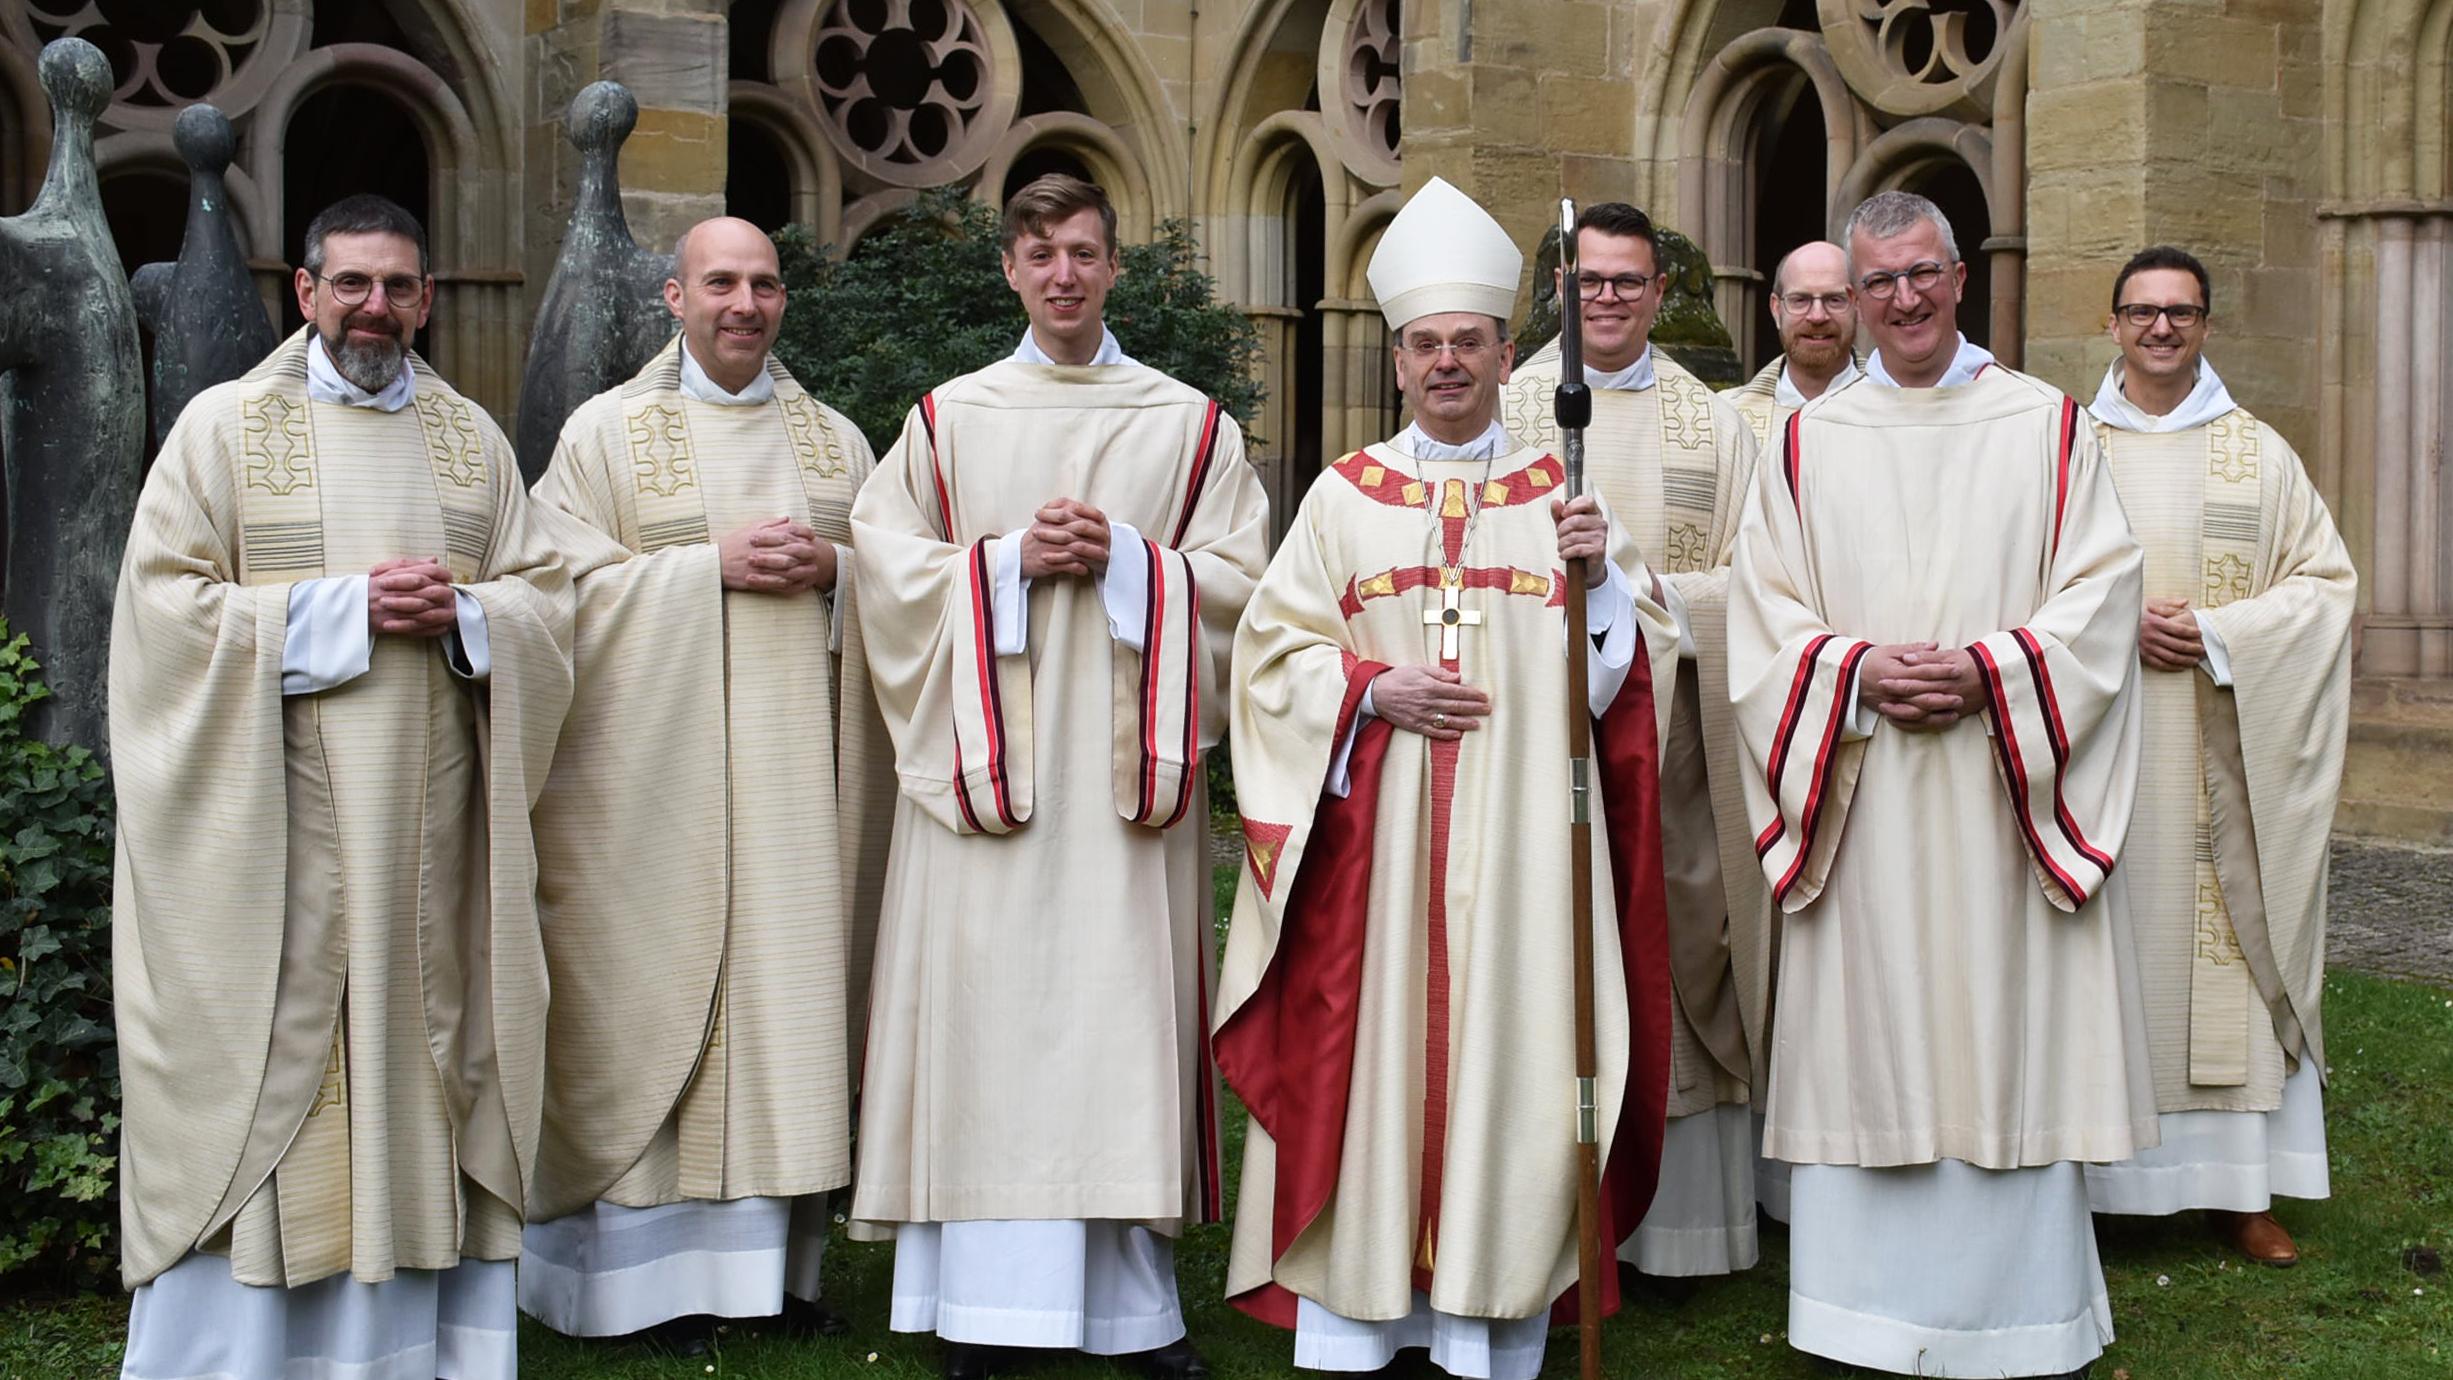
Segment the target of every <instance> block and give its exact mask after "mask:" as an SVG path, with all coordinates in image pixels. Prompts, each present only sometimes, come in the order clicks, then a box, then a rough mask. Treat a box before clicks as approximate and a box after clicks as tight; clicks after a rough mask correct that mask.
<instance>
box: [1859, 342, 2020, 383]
mask: <svg viewBox="0 0 2453 1380" xmlns="http://www.w3.org/2000/svg"><path fill="white" fill-rule="evenodd" d="M1991 363H1993V352H1992V351H1991V350H1988V349H1986V348H1985V347H1984V346H1982V345H1975V344H1971V343H1969V341H1968V338H1967V337H1966V336H1964V335H1963V336H1961V337H1959V353H1958V354H1957V355H1955V356H1953V357H1952V358H1951V362H1950V368H1948V369H1945V370H1943V371H1942V377H1941V378H1940V379H1939V380H1938V381H1936V382H1935V384H1934V387H1936V388H1956V387H1958V386H1959V385H1960V384H1963V383H1967V382H1970V381H1971V380H1973V379H1974V378H1975V377H1976V376H1977V375H1978V374H1980V373H1982V372H1984V367H1985V366H1986V365H1988V364H1991ZM1865 376H1866V377H1867V378H1869V379H1872V380H1873V381H1874V382H1876V383H1879V384H1881V385H1882V386H1883V387H1885V388H1897V387H1899V386H1900V384H1899V380H1897V379H1895V378H1892V377H1891V371H1890V370H1888V369H1885V368H1883V367H1882V351H1880V350H1876V351H1874V353H1872V354H1870V355H1867V356H1866V357H1865Z"/></svg>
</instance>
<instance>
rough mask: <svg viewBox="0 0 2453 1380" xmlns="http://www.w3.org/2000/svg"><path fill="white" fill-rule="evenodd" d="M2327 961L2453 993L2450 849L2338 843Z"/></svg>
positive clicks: (2452, 859)
mask: <svg viewBox="0 0 2453 1380" xmlns="http://www.w3.org/2000/svg"><path fill="white" fill-rule="evenodd" d="M2332 912H2333V913H2332V914H2331V915H2329V916H2328V917H2327V926H2326V935H2325V938H2326V946H2325V947H2326V958H2327V959H2328V960H2329V961H2331V962H2333V963H2335V964H2338V965H2340V966H2342V967H2345V968H2356V969H2358V970H2359V971H2360V972H2363V973H2375V974H2378V975H2380V976H2384V977H2400V978H2417V979H2419V980H2420V981H2422V982H2432V983H2436V984H2438V985H2440V986H2445V987H2453V849H2442V848H2414V847H2405V846H2400V845H2395V844H2385V843H2365V842H2360V843H2353V842H2350V841H2348V840H2344V839H2336V840H2334V881H2333V894H2332Z"/></svg>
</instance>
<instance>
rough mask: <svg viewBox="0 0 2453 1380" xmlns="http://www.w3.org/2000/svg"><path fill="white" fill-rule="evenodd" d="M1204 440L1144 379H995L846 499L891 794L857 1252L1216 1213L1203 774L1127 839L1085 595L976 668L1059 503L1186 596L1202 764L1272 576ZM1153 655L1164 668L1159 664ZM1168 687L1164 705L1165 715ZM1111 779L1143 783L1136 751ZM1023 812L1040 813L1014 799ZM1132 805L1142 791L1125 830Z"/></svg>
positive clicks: (1246, 513)
mask: <svg viewBox="0 0 2453 1380" xmlns="http://www.w3.org/2000/svg"><path fill="white" fill-rule="evenodd" d="M1211 423H1212V409H1211V407H1210V404H1209V401H1208V400H1207V399H1205V398H1203V397H1202V396H1201V395H1200V394H1199V393H1197V392H1195V391H1194V390H1192V389H1190V388H1187V387H1185V386H1184V385H1182V384H1180V383H1177V382H1175V381H1174V380H1172V379H1169V378H1168V377H1166V376H1165V375H1163V374H1160V373H1158V372H1156V371H1154V370H1150V369H1146V368H1143V367H1141V366H1139V365H1132V364H1120V365H1110V366H1097V367H1062V366H1053V365H1033V364H1023V363H1019V362H1015V361H1010V360H1009V361H1004V362H1000V363H997V364H994V365H991V366H989V367H988V368H987V369H984V370H982V371H980V372H978V373H975V374H970V375H966V376H964V377H962V378H959V379H956V380H954V381H952V382H950V383H947V384H945V385H943V386H941V387H939V388H938V389H936V390H935V391H934V392H933V393H931V394H930V395H929V396H928V397H927V398H926V399H924V400H923V401H922V403H921V405H920V406H919V407H917V408H915V409H914V410H913V412H912V415H911V417H910V419H909V421H908V422H907V423H906V425H905V427H904V431H903V437H902V440H901V441H900V442H899V443H898V444H897V445H896V446H895V448H894V449H893V451H891V452H890V453H889V454H888V455H887V456H886V458H885V460H884V461H883V462H882V464H881V465H880V467H879V470H878V473H877V475H876V476H875V477H874V478H873V479H872V480H871V481H870V482H869V483H868V484H867V485H866V486H865V487H864V488H863V489H862V490H861V494H860V498H859V500H858V502H857V503H856V504H855V506H854V511H853V524H852V530H853V535H854V551H855V553H856V554H857V556H858V557H859V575H858V579H857V582H856V588H857V590H858V591H859V601H860V608H859V613H860V622H861V630H862V632H863V634H864V635H865V636H866V638H867V650H868V662H869V667H870V670H871V673H872V674H873V676H874V677H875V683H876V686H877V695H878V700H879V703H880V706H881V707H882V708H883V710H884V711H885V716H886V722H887V724H888V727H889V728H890V730H891V731H892V734H893V738H894V742H895V747H896V758H897V761H896V766H897V770H898V773H899V776H900V780H901V787H902V799H901V801H900V802H899V803H898V804H897V806H896V808H895V812H894V828H895V834H894V848H893V856H892V859H891V862H890V863H889V866H888V870H887V881H886V892H885V901H884V906H883V909H882V911H881V914H880V918H879V929H878V940H877V963H876V970H875V990H874V998H873V1000H872V1002H871V1006H870V1010H871V1018H870V1029H869V1040H870V1044H869V1049H868V1060H867V1067H866V1072H865V1075H864V1078H863V1081H862V1088H861V1121H860V1135H861V1148H860V1166H859V1174H858V1183H857V1186H856V1188H855V1192H854V1199H853V1209H852V1217H853V1227H854V1231H855V1234H858V1235H863V1236H868V1237H875V1236H880V1235H885V1234H889V1233H890V1232H891V1231H892V1225H893V1224H894V1223H898V1222H942V1221H954V1220H961V1219H969V1218H1089V1217H1102V1218H1116V1219H1122V1220H1128V1221H1139V1222H1151V1223H1157V1224H1161V1225H1162V1226H1163V1227H1164V1228H1165V1229H1166V1230H1169V1231H1172V1230H1173V1229H1174V1224H1175V1223H1177V1222H1179V1221H1181V1220H1182V1219H1184V1218H1187V1217H1190V1218H1193V1219H1195V1220H1199V1219H1200V1218H1202V1217H1205V1216H1210V1215H1214V1214H1215V1212H1216V1197H1215V1194H1216V1190H1217V1187H1218V1181H1217V1176H1216V1172H1215V1171H1216V1167H1217V1166H1216V1163H1215V1158H1216V1144H1217V1142H1216V1107H1215V1104H1214V1101H1213V1098H1214V1095H1215V1083H1214V1080H1213V1079H1212V1077H1211V1076H1210V1073H1209V1071H1208V1068H1207V1061H1206V1059H1205V1058H1204V1057H1203V1038H1204V1035H1205V1033H1206V1029H1207V1025H1206V1020H1205V1012H1206V1004H1207V1003H1206V999H1207V995H1208V992H1207V979H1208V975H1209V971H1210V969H1209V958H1208V954H1209V895H1210V886H1209V866H1208V838H1207V824H1206V819H1207V811H1206V807H1205V805H1204V804H1203V803H1202V798H1201V794H1200V789H1199V786H1198V782H1197V776H1196V778H1195V784H1194V788H1193V800H1192V802H1191V803H1190V805H1189V806H1188V807H1186V808H1185V809H1184V810H1183V811H1182V812H1181V818H1180V819H1179V820H1178V822H1177V823H1176V824H1175V827H1173V828H1167V829H1161V828H1153V827H1150V825H1148V824H1144V823H1136V822H1134V821H1133V819H1132V818H1131V817H1130V813H1129V812H1127V811H1125V810H1124V809H1123V808H1122V805H1123V802H1122V801H1120V800H1119V799H1117V796H1118V795H1119V791H1118V789H1117V788H1118V786H1119V785H1120V784H1122V782H1123V781H1124V780H1125V779H1126V773H1125V772H1124V771H1123V770H1122V764H1120V763H1119V761H1118V760H1117V753H1118V744H1119V740H1120V738H1121V737H1122V736H1123V735H1120V734H1119V733H1118V731H1117V727H1116V725H1117V720H1118V717H1119V716H1120V715H1128V714H1129V715H1133V716H1135V717H1136V719H1138V716H1139V715H1140V713H1141V712H1142V709H1141V700H1142V697H1141V695H1140V693H1139V690H1140V678H1139V677H1138V676H1136V677H1133V678H1132V681H1131V685H1132V688H1133V690H1134V692H1135V693H1134V694H1133V695H1131V696H1119V695H1118V694H1117V693H1116V691H1117V688H1118V686H1119V677H1118V675H1117V671H1116V657H1117V652H1116V650H1115V642H1114V639H1113V638H1112V637H1111V636H1110V634H1109V630H1108V622H1107V614H1106V610H1105V607H1104V605H1103V603H1102V601H1101V598H1100V594H1099V591H1098V590H1097V589H1096V588H1095V587H1094V586H1093V584H1092V582H1091V581H1089V580H1087V579H1080V578H1062V577H1051V578H1047V579H1041V580H1037V581H1034V582H1033V583H1032V585H1031V588H1030V590H1029V593H1028V595H1027V598H1028V600H1029V607H1028V611H1027V612H1028V620H1029V645H1028V649H1027V651H1025V652H1023V653H1021V654H1017V655H1011V656H997V655H995V652H994V645H995V644H994V641H993V628H991V627H990V626H988V624H987V622H986V621H985V620H986V619H987V618H989V617H992V616H993V614H994V612H995V611H994V610H993V609H991V608H989V607H987V605H986V603H985V602H984V600H983V593H984V592H985V589H986V585H987V583H988V581H987V580H986V579H985V576H986V575H988V574H990V573H992V572H993V562H994V560H995V557H996V548H997V547H998V546H999V544H1000V542H1001V540H1002V539H1003V536H1004V534H1006V533H1008V532H1012V531H1014V530H1015V529H1017V528H1020V527H1023V526H1026V525H1028V524H1029V522H1030V521H1031V518H1032V514H1034V513H1035V512H1037V511H1038V509H1039V508H1040V507H1041V505H1043V504H1045V503H1046V502H1047V501H1048V500H1050V499H1052V498H1056V497H1059V496H1069V497H1073V498H1077V499H1080V500H1082V501H1083V502H1086V503H1089V504H1091V505H1093V506H1094V507H1097V508H1099V509H1100V510H1101V511H1103V512H1104V513H1106V514H1107V516H1108V517H1109V518H1111V519H1113V520H1118V521H1123V522H1129V523H1131V524H1132V525H1133V526H1134V527H1135V528H1136V529H1138V530H1139V531H1140V532H1141V533H1142V535H1143V536H1145V537H1147V538H1148V539H1150V540H1151V541H1153V542H1156V543H1158V544H1160V545H1161V546H1163V547H1166V548H1169V549H1170V550H1171V551H1172V552H1173V553H1175V554H1174V557H1172V558H1167V559H1166V569H1167V570H1168V571H1169V573H1170V583H1171V584H1172V583H1173V581H1174V579H1175V578H1176V575H1175V572H1176V571H1178V570H1179V569H1180V570H1184V571H1188V572H1189V577H1190V581H1191V583H1192V584H1193V585H1194V586H1196V587H1197V588H1198V590H1199V595H1200V604H1199V615H1200V624H1199V633H1198V639H1197V642H1194V643H1193V644H1192V647H1193V649H1195V650H1196V651H1197V656H1196V657H1195V658H1194V659H1193V660H1192V662H1191V665H1192V666H1193V668H1194V669H1195V670H1196V671H1197V673H1198V677H1199V678H1198V681H1197V683H1196V684H1195V685H1194V686H1193V687H1192V688H1193V691H1194V693H1196V694H1197V696H1198V699H1197V705H1198V709H1199V716H1200V717H1199V719H1198V721H1197V724H1198V727H1197V738H1196V740H1195V745H1196V746H1199V745H1204V744H1212V743H1215V742H1216V741H1217V737H1218V734H1219V733H1220V731H1221V730H1222V727H1223V722H1224V717H1225V715H1224V704H1223V701H1224V698H1225V697H1224V693H1223V689H1222V686H1223V681H1224V676H1225V673H1226V658H1227V652H1228V647H1229V644H1230V639H1231V637H1232V634H1233V631H1234V627H1235V620H1236V618H1237V617H1238V616H1239V615H1240V614H1241V613H1242V611H1243V605H1244V601H1245V599H1246V598H1247V597H1248V596H1249V594H1250V592H1251V589H1252V586H1253V583H1254V582H1255V581H1256V580H1257V579H1258V578H1259V576H1260V572H1261V568H1262V566H1263V564H1264V562H1265V559H1266V551H1267V530H1268V521H1267V513H1266V508H1265V501H1264V499H1263V497H1262V493H1261V489H1260V484H1259V480H1258V477H1257V476H1256V475H1255V474H1254V472H1253V470H1252V468H1251V466H1250V465H1249V464H1247V463H1246V462H1245V460H1244V456H1243V436H1242V433H1241V431H1240V430H1239V429H1238V428H1236V426H1235V425H1234V422H1233V420H1232V419H1231V418H1218V419H1216V421H1215V425H1216V436H1215V438H1214V443H1215V450H1214V453H1211V454H1209V455H1208V458H1207V462H1206V463H1204V448H1203V444H1202V442H1203V436H1204V432H1205V428H1206V427H1208V426H1210V425H1211ZM1131 555H1132V553H1131V552H1129V551H1122V550H1119V551H1117V552H1114V553H1111V560H1124V559H1130V558H1131ZM1173 599H1174V596H1173V595H1172V594H1171V595H1170V596H1169V602H1170V603H1173ZM1181 607H1183V608H1184V610H1185V611H1186V612H1189V611H1190V610H1189V605H1183V606H1181ZM1172 625H1173V620H1172V618H1171V619H1170V627H1171V629H1172ZM1161 645H1162V655H1165V650H1164V649H1165V648H1166V647H1168V646H1174V645H1179V644H1174V643H1169V642H1162V644H1161ZM983 649H984V650H983ZM1179 655H1180V653H1179ZM991 663H993V665H991ZM1161 670H1162V671H1165V670H1166V667H1165V664H1164V663H1163V662H1162V666H1161ZM1018 684H1026V685H1027V688H1028V698H1027V700H1023V699H1022V698H1021V696H1019V695H1018V694H1016V693H1015V689H1016V687H1017V685H1018ZM1160 690H1161V694H1160V698H1161V699H1162V700H1163V701H1166V703H1162V704H1161V706H1160V708H1161V709H1162V710H1166V709H1171V708H1173V707H1174V705H1175V704H1178V703H1181V701H1179V700H1177V699H1176V698H1175V695H1176V693H1180V692H1173V693H1170V692H1169V691H1168V688H1167V687H1165V686H1163V685H1162V686H1161V687H1160ZM1134 736H1136V737H1139V736H1140V735H1139V734H1136V735H1134ZM1025 746H1027V751H1024V748H1025ZM1176 750H1177V751H1182V748H1181V743H1180V729H1179V730H1178V732H1177V745H1176ZM1129 760H1130V762H1131V764H1132V766H1133V768H1134V770H1135V771H1138V770H1139V768H1140V765H1141V762H1142V760H1143V758H1142V747H1141V745H1139V744H1138V743H1137V744H1136V745H1135V746H1134V748H1133V753H1132V756H1131V758H1130V759H1129ZM1162 784H1163V783H1162ZM1024 788H1028V789H1029V790H1030V791H1032V792H1035V796H1018V795H1017V792H1019V791H1021V790H1023V789H1024ZM1140 794H1141V791H1140V781H1139V779H1138V778H1135V780H1134V791H1133V797H1134V801H1135V807H1136V810H1137V809H1138V801H1139V796H1140ZM1018 802H1020V803H1025V804H1027V807H1028V817H1027V818H1022V817H1021V816H1020V811H1019V810H1018V809H1016V805H1017V803H1018ZM1000 811H1010V812H1012V816H1013V817H1012V818H1011V819H1010V820H1009V819H1008V818H1007V816H1006V815H1005V814H1003V813H1000ZM992 820H993V821H995V823H994V824H993V825H992V824H991V823H990V821H992ZM1157 822H1159V823H1164V820H1160V821H1157ZM1000 829H1002V830H1003V832H999V830H1000Z"/></svg>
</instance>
